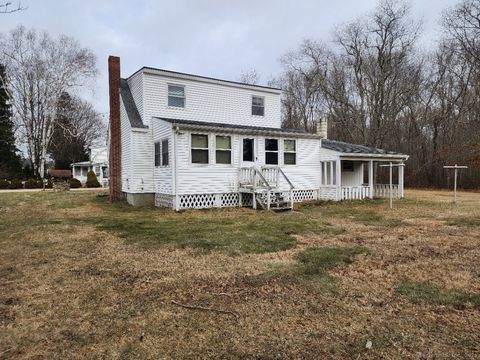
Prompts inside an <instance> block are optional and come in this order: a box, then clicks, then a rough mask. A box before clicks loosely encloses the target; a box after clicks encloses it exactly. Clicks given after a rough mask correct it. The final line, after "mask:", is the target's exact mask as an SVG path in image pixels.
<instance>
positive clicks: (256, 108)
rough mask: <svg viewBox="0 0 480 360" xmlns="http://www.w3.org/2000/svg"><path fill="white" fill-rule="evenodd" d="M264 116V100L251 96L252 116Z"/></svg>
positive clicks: (260, 97)
mask: <svg viewBox="0 0 480 360" xmlns="http://www.w3.org/2000/svg"><path fill="white" fill-rule="evenodd" d="M264 114H265V98H264V97H263V96H252V115H256V116H263V115H264Z"/></svg>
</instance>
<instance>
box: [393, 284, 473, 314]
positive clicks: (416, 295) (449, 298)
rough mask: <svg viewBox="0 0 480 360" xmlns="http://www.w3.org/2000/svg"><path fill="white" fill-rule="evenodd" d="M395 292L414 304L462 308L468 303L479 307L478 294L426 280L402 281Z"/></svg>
mask: <svg viewBox="0 0 480 360" xmlns="http://www.w3.org/2000/svg"><path fill="white" fill-rule="evenodd" d="M397 292H398V293H399V294H401V295H403V296H406V297H407V298H408V299H409V300H410V301H411V302H412V303H414V304H431V305H445V306H453V307H455V308H463V307H465V306H467V305H469V304H471V305H473V306H475V307H480V294H476V293H469V292H465V291H462V290H457V289H441V288H439V287H437V286H434V285H432V284H429V283H426V282H402V283H401V284H399V285H398V286H397Z"/></svg>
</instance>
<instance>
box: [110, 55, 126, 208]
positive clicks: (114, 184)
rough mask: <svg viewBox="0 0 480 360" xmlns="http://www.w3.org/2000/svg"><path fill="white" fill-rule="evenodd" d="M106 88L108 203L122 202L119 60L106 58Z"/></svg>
mask: <svg viewBox="0 0 480 360" xmlns="http://www.w3.org/2000/svg"><path fill="white" fill-rule="evenodd" d="M108 87H109V95H110V151H109V164H108V166H109V177H108V179H109V192H110V201H119V200H122V198H123V194H122V148H121V144H120V142H121V134H120V58H119V57H117V56H109V57H108Z"/></svg>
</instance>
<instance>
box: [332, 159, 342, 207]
mask: <svg viewBox="0 0 480 360" xmlns="http://www.w3.org/2000/svg"><path fill="white" fill-rule="evenodd" d="M336 164H337V165H336V169H335V170H336V172H337V176H336V179H335V180H336V181H337V185H336V189H337V200H342V161H341V160H340V159H338V160H337V163H336ZM332 171H333V166H332Z"/></svg>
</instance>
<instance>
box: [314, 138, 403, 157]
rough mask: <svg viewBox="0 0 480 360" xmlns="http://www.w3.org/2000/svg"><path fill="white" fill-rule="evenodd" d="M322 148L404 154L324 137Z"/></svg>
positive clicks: (368, 152) (344, 151) (364, 152)
mask: <svg viewBox="0 0 480 360" xmlns="http://www.w3.org/2000/svg"><path fill="white" fill-rule="evenodd" d="M322 148H324V149H329V150H334V151H338V152H341V153H348V154H377V155H403V154H400V153H397V152H393V151H387V150H383V149H377V148H374V147H368V146H363V145H356V144H349V143H345V142H342V141H336V140H330V139H322Z"/></svg>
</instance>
